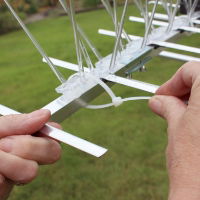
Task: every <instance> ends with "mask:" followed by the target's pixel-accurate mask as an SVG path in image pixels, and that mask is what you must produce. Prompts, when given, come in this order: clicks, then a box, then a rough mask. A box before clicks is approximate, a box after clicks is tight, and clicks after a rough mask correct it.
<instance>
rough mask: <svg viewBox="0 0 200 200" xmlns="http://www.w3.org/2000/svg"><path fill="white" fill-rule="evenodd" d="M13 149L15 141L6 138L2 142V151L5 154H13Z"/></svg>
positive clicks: (0, 141) (0, 144) (0, 147)
mask: <svg viewBox="0 0 200 200" xmlns="http://www.w3.org/2000/svg"><path fill="white" fill-rule="evenodd" d="M12 147H13V141H12V139H11V138H9V137H8V138H4V139H1V140H0V149H1V150H2V151H4V152H7V153H9V152H11V151H12Z"/></svg>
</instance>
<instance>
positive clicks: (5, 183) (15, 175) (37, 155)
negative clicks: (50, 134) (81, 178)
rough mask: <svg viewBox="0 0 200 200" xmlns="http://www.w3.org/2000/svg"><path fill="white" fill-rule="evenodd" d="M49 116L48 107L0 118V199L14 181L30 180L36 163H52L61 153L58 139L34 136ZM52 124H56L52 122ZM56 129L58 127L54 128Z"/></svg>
mask: <svg viewBox="0 0 200 200" xmlns="http://www.w3.org/2000/svg"><path fill="white" fill-rule="evenodd" d="M49 118H50V112H49V111H48V110H39V111H35V112H33V113H30V114H21V115H9V116H4V117H0V199H1V200H4V199H6V198H7V197H8V195H9V193H10V191H11V190H12V187H13V185H14V184H26V183H29V182H31V181H32V180H33V179H34V178H35V177H36V176H37V173H38V165H39V164H51V163H54V162H56V161H57V160H58V159H59V158H60V155H61V148H60V145H59V144H58V142H56V141H55V140H52V139H50V138H47V137H35V136H32V134H34V133H37V132H38V131H39V130H40V129H41V128H42V127H43V126H44V125H45V123H47V122H48V120H49ZM51 125H53V126H57V127H58V126H59V125H56V124H55V123H53V124H51ZM58 128H59V127H58Z"/></svg>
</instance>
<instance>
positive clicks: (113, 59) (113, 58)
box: [110, 0, 128, 69]
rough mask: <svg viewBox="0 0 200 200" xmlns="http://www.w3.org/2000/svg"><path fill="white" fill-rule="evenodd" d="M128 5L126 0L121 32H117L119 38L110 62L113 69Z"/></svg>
mask: <svg viewBox="0 0 200 200" xmlns="http://www.w3.org/2000/svg"><path fill="white" fill-rule="evenodd" d="M127 7H128V0H126V1H125V5H124V9H123V13H122V17H121V22H120V27H119V32H118V33H117V40H116V43H115V47H114V51H113V54H112V58H111V62H110V69H112V68H113V67H114V65H115V61H116V57H117V53H118V50H119V44H120V39H121V35H122V30H123V26H124V21H125V15H126V11H127Z"/></svg>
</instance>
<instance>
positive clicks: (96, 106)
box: [85, 96, 151, 110]
mask: <svg viewBox="0 0 200 200" xmlns="http://www.w3.org/2000/svg"><path fill="white" fill-rule="evenodd" d="M149 99H151V97H147V96H139V97H128V98H125V99H122V98H121V97H116V98H115V99H114V101H115V100H116V102H117V103H116V105H117V106H119V105H121V104H122V103H123V102H126V101H138V100H149ZM119 103H120V104H119ZM116 105H115V103H114V102H112V103H108V104H103V105H87V106H86V107H85V108H88V109H93V110H97V109H103V108H108V107H112V106H116ZM117 106H116V107H117Z"/></svg>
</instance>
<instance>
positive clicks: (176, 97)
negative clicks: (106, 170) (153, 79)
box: [149, 62, 200, 200]
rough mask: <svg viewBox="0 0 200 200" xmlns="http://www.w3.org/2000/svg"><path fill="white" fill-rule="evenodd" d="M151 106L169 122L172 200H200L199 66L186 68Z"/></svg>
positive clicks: (172, 79) (160, 89)
mask: <svg viewBox="0 0 200 200" xmlns="http://www.w3.org/2000/svg"><path fill="white" fill-rule="evenodd" d="M184 101H185V102H186V101H188V105H187V104H186V103H185V102H184ZM149 105H150V107H151V109H152V110H153V111H154V112H155V113H157V114H158V115H160V116H161V117H163V118H165V119H166V120H167V122H168V147H167V151H166V155H167V167H168V172H169V183H170V185H169V187H170V192H169V200H180V199H181V200H189V199H190V200H197V199H198V200H199V199H200V63H199V62H189V63H186V64H185V65H183V66H182V67H181V68H180V69H179V70H178V71H177V73H176V74H175V75H174V76H173V77H172V78H171V79H170V80H169V81H168V82H166V83H165V84H164V85H162V86H161V87H160V88H159V89H158V91H157V92H156V96H154V97H153V98H152V99H151V100H150V102H149Z"/></svg>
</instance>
